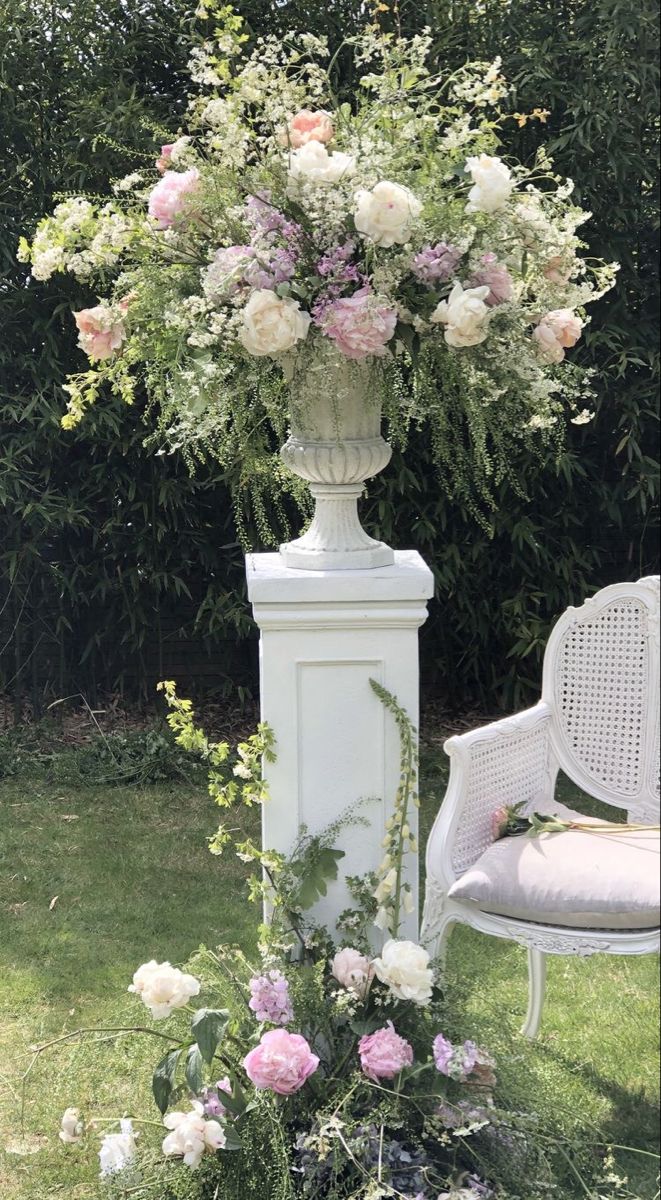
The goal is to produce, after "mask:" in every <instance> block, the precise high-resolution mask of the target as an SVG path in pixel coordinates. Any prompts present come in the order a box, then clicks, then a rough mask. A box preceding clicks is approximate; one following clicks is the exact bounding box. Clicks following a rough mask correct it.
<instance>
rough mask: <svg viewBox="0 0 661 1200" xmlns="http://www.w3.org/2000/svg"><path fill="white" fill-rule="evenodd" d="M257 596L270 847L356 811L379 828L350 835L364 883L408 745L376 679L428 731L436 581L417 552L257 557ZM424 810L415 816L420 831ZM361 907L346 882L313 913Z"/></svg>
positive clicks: (346, 846) (413, 872)
mask: <svg viewBox="0 0 661 1200" xmlns="http://www.w3.org/2000/svg"><path fill="white" fill-rule="evenodd" d="M246 568H247V578H248V595H249V598H250V601H251V603H252V606H253V612H254V617H255V621H256V622H257V625H258V626H259V628H260V631H261V642H260V663H261V667H260V674H261V712H262V720H264V721H266V722H268V724H269V725H270V726H271V728H272V729H273V732H274V734H275V739H276V754H277V761H276V762H275V763H274V764H268V765H267V768H266V773H267V778H268V783H269V789H270V794H271V799H270V801H269V802H268V803H267V804H266V805H264V809H263V838H264V845H265V846H268V847H269V848H272V849H276V850H279V851H281V852H283V853H289V852H290V851H291V849H292V847H293V845H294V843H295V842H296V839H297V836H298V831H299V829H300V827H301V825H307V827H308V828H309V830H310V832H311V833H318V832H321V831H322V830H323V829H325V828H326V827H327V826H328V825H329V824H330V823H331V822H332V821H333V820H335V819H336V818H337V817H338V816H340V814H341V813H343V812H344V811H345V810H346V809H347V808H348V807H349V806H352V805H356V803H357V802H358V801H360V800H369V801H372V802H371V803H367V804H365V805H363V806H361V808H360V814H361V815H362V816H363V817H365V818H367V820H368V821H369V827H368V828H365V827H362V826H360V825H358V826H351V827H349V828H348V829H345V830H344V831H343V833H342V835H341V837H340V839H339V841H338V843H337V844H338V848H340V849H342V850H344V851H345V852H346V857H345V858H343V859H342V861H341V863H340V875H341V876H343V875H362V874H364V873H365V872H366V871H369V870H373V869H375V868H376V867H377V866H378V864H379V863H380V861H381V858H382V857H383V849H382V846H381V841H382V838H383V836H384V832H385V821H386V818H387V816H388V815H389V813H390V812H391V811H392V807H393V801H394V797H395V793H396V791H397V786H398V782H399V752H400V747H399V738H398V734H397V729H396V726H395V723H394V721H393V719H392V717H391V715H390V714H389V713H388V712H386V710H385V709H384V708H383V706H382V704H381V703H380V701H379V700H378V699H377V697H376V696H375V694H374V692H373V691H372V689H371V687H370V683H369V681H370V678H373V679H376V680H378V682H379V683H381V684H383V685H384V686H385V687H386V688H388V690H389V691H390V692H392V693H393V694H394V695H395V696H396V698H397V700H398V702H399V703H400V704H401V705H402V706H403V707H404V708H405V709H406V710H407V712H408V713H409V716H410V717H411V720H412V721H413V724H414V725H415V726H416V728H417V725H418V629H419V627H420V625H422V624H423V622H424V620H425V618H426V616H427V605H426V601H427V599H428V598H429V597H430V596H431V595H432V594H433V577H432V573H431V571H430V570H429V568H428V567H427V566H426V565H425V563H424V562H423V560H422V559H421V558H420V555H419V554H417V553H415V552H414V551H404V552H400V553H397V554H395V562H394V565H392V566H386V567H377V568H373V569H371V570H365V571H300V570H299V571H297V570H292V569H290V568H287V567H285V566H284V564H283V561H282V559H281V557H280V555H279V554H255V555H250V556H249V557H248V559H247V562H246ZM416 823H417V813H416V812H413V813H412V814H411V827H412V829H413V830H414V829H416ZM413 858H414V856H413V855H407V859H408V860H409V862H408V868H407V871H408V882H409V883H410V885H411V887H412V889H413V893H414V895H415V898H416V905H415V911H414V913H413V914H412V915H411V916H410V917H407V918H405V924H404V926H403V928H402V930H401V932H400V936H401V937H410V938H413V939H415V940H417V932H418V906H417V897H418V864H417V861H415V862H414V861H413ZM350 904H351V900H350V896H349V893H348V891H347V889H346V887H345V886H344V883H343V882H341V881H338V883H337V884H333V885H332V886H331V887H329V892H328V896H327V898H326V899H325V900H324V901H322V902H321V904H320V905H319V906H318V907H317V909H315V916H316V917H317V919H319V920H321V921H323V922H324V923H326V924H328V925H329V926H331V927H332V926H333V924H334V921H335V918H336V917H337V914H338V913H340V912H341V911H342V909H343V908H346V907H348V906H349V905H350Z"/></svg>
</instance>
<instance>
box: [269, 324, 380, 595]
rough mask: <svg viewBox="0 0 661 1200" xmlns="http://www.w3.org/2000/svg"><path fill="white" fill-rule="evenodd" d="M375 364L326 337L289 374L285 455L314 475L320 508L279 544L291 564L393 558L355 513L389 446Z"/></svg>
mask: <svg viewBox="0 0 661 1200" xmlns="http://www.w3.org/2000/svg"><path fill="white" fill-rule="evenodd" d="M378 372H379V364H375V363H374V362H373V361H370V360H368V361H367V362H353V361H351V360H350V359H348V358H346V357H345V356H343V355H341V354H340V353H339V351H337V350H335V349H334V347H333V346H332V343H327V344H326V346H325V347H323V348H320V349H319V350H318V351H315V352H314V354H311V355H309V356H307V357H306V359H305V360H304V361H303V362H300V361H297V363H296V366H295V368H294V369H293V370H292V372H291V374H290V381H289V386H290V396H291V421H290V435H289V438H288V439H287V441H286V442H285V445H284V446H283V447H282V450H281V451H280V455H281V457H282V460H283V462H284V463H286V465H287V467H288V468H289V470H290V471H292V472H293V473H294V475H298V476H299V477H300V478H301V479H305V480H307V482H308V483H309V485H310V491H311V493H312V495H313V497H314V500H315V511H314V517H313V519H312V522H311V524H310V526H309V527H308V529H307V530H306V532H305V533H304V534H303V536H302V537H300V538H297V539H296V541H292V542H287V543H285V544H284V545H283V546H281V547H280V554H281V556H282V558H283V559H284V562H285V564H286V565H287V566H288V567H295V568H298V569H303V570H305V571H355V570H364V569H366V568H370V567H384V566H388V565H389V564H390V563H392V562H394V554H393V551H392V550H391V549H390V546H387V545H386V544H385V542H378V541H375V539H374V538H371V537H370V536H369V534H367V533H366V532H365V530H364V529H363V527H362V525H361V523H360V519H359V517H358V500H359V498H360V497H361V495H362V494H363V491H364V485H365V481H366V480H367V479H371V478H372V477H373V476H374V475H378V473H379V471H382V470H383V468H384V467H385V466H387V464H388V463H389V461H390V456H391V454H392V450H391V448H390V446H389V445H388V443H387V442H386V441H385V440H384V439H383V438H382V437H381V399H380V389H379V387H378Z"/></svg>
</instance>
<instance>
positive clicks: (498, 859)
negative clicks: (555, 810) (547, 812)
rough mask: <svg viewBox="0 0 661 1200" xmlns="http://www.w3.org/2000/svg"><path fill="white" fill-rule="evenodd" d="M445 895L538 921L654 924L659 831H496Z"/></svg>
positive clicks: (658, 904)
mask: <svg viewBox="0 0 661 1200" xmlns="http://www.w3.org/2000/svg"><path fill="white" fill-rule="evenodd" d="M569 811H570V810H565V812H563V814H562V815H563V816H564V815H565V813H567V812H569ZM572 816H573V817H575V819H580V820H592V818H587V817H581V814H580V813H572ZM448 898H449V899H450V900H455V901H470V902H471V903H472V904H475V905H477V906H478V907H479V908H480V909H481V910H482V911H484V912H489V913H494V914H496V915H499V916H506V917H511V918H513V919H517V920H522V921H534V922H538V923H540V924H544V925H561V926H569V927H571V928H578V929H604V930H606V929H610V930H614V929H615V930H620V931H621V930H624V929H628V930H635V929H651V928H655V927H656V926H658V925H659V920H660V909H661V901H660V899H659V834H658V832H657V831H656V830H652V829H650V830H643V831H640V832H636V833H626V832H622V833H616V832H611V831H609V832H604V833H597V832H588V831H578V830H571V831H568V832H566V833H545V834H541V835H540V836H536V837H527V836H522V837H509V838H502V839H501V840H500V841H498V842H494V843H493V844H492V845H491V846H490V847H489V849H488V850H485V852H484V853H483V854H482V855H481V856H480V858H479V859H478V860H477V862H476V863H474V865H473V866H472V867H470V868H469V870H468V871H466V872H465V874H463V875H462V876H461V878H459V879H458V880H457V881H456V883H454V884H453V886H452V887H451V888H450V891H449V892H448Z"/></svg>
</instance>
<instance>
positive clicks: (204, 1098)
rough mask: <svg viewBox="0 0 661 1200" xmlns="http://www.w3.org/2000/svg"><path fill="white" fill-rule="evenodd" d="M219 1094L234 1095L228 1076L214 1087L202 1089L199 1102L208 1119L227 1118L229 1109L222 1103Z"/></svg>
mask: <svg viewBox="0 0 661 1200" xmlns="http://www.w3.org/2000/svg"><path fill="white" fill-rule="evenodd" d="M219 1092H225V1094H226V1095H228V1096H231V1094H232V1085H231V1083H230V1081H229V1077H228V1076H227V1075H226V1076H225V1078H224V1079H219V1080H218V1083H215V1084H214V1085H213V1086H212V1087H205V1088H203V1089H202V1092H201V1093H200V1096H199V1100H200V1102H201V1103H202V1105H203V1106H204V1115H205V1116H206V1117H224V1116H225V1113H226V1112H227V1109H226V1108H225V1105H224V1104H223V1103H222V1102H221V1099H220V1096H219V1095H218V1093H219Z"/></svg>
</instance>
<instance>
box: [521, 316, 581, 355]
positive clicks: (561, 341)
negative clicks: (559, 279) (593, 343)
mask: <svg viewBox="0 0 661 1200" xmlns="http://www.w3.org/2000/svg"><path fill="white" fill-rule="evenodd" d="M582 329H583V322H582V321H581V318H580V317H577V316H576V313H574V312H572V310H571V308H554V309H553V310H552V311H551V312H548V313H547V314H546V316H544V317H542V319H541V321H540V322H539V325H537V326H536V328H535V329H533V334H532V336H533V338H534V339H535V341H536V342H537V349H538V351H539V353H540V355H541V357H542V358H543V359H544V360H545V362H549V363H559V362H562V360H563V358H564V357H565V350H568V349H570V348H571V347H572V346H575V345H576V343H577V341H578V339H579V338H580V336H581V331H582Z"/></svg>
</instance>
